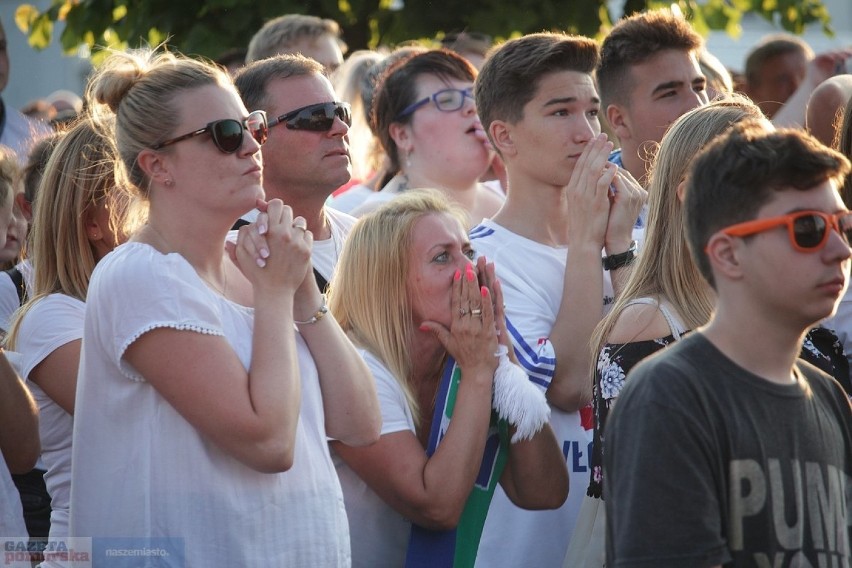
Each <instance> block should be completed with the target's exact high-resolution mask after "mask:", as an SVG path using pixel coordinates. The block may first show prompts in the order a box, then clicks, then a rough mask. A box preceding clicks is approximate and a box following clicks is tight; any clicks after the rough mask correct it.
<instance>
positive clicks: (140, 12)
mask: <svg viewBox="0 0 852 568" xmlns="http://www.w3.org/2000/svg"><path fill="white" fill-rule="evenodd" d="M676 3H677V4H678V5H679V7H680V9H681V11H682V12H683V14H684V15H685V16H686V17H687V18H688V19H689V20H690V21H691V22H692V23H693V25H695V27H696V29H698V30H699V31H700V32H702V33H706V32H707V31H709V30H711V29H714V30H725V31H726V32H727V33H728V34H730V35H732V36H737V35H738V34H739V32H740V20H741V18H742V16H743V14H745V13H748V12H755V13H758V14H760V15H761V16H763V17H765V18H766V19H767V20H769V21H771V22H773V23H775V24H776V25H779V26H780V27H782V28H784V29H786V30H788V31H791V32H794V33H801V32H802V31H803V29H804V27H805V26H806V25H808V24H812V23H816V24H818V25H821V26H822V28H823V30H824V31H825V33H826V34H828V35H832V34H833V32H832V30H831V27H830V17H829V14H828V11H827V10H826V8H825V6H824V5H823V4H822V1H821V0H700V1H699V0H676ZM666 5H671V2H670V1H669V2H662V1H660V0H627V1H626V4H625V12H626V13H628V14H629V13H633V12H637V11H641V10H645V9H647V8H653V7H657V6H666ZM287 13H302V14H315V15H318V16H322V17H326V18H331V19H333V20H336V21H337V22H338V23H340V25H341V28H342V29H343V35H344V39H345V40H346V42H347V44H348V45H349V48H350V49H362V48H368V47H369V48H374V47H377V46H379V45H395V44H397V43H399V42H402V41H406V40H411V39H416V38H434V37H440V35H441V34H442V33H444V32H455V31H461V30H474V31H478V32H483V33H487V34H490V35H492V36H493V37H494V38H496V39H500V38H507V37H512V36H516V35H520V34H524V33H530V32H537V31H542V30H563V31H568V32H571V33H579V34H584V35H588V36H591V37H600V36H601V35H602V34H604V33H606V30H607V29H608V28H609V27H610V26H611V23H612V17H611V14H610V13H609V11H608V10H607V7H606V2H605V0H571V1H566V0H511V1H509V0H463V1H459V0H204V1H200V0H180V1H178V0H133V1H132V3H131V2H130V0H52V4H51V5H50V7H48V8H47V9H46V10H43V11H39V10H38V9H36V8H35V7H34V6H32V5H29V4H22V5H20V6H19V7H18V9H17V12H16V15H15V21H16V23H17V25H18V27H19V28H20V29H21V30H22V31H23V32H24V33H26V34H27V36H28V38H29V43H30V45H31V46H33V47H34V48H36V49H43V48H44V47H46V46H47V45H49V44H50V42H51V41H52V40H53V27H54V23H55V22H57V21H64V22H65V27H64V30H63V32H62V36H61V37H60V42H61V45H62V48H63V49H64V50H65V51H66V52H69V53H70V52H73V51H75V50H77V49H78V48H79V47H80V46H82V45H87V46H89V48H94V47H96V46H111V47H124V46H127V45H130V46H138V45H139V44H141V43H148V44H151V45H156V44H159V43H162V42H167V43H168V44H169V45H171V46H172V47H173V48H175V49H178V50H180V51H182V52H184V53H187V54H196V55H204V56H207V57H211V58H215V57H217V56H218V55H219V54H221V53H222V52H224V51H226V50H228V49H230V48H234V47H245V46H247V45H248V42H249V39H251V36H252V35H253V34H254V32H255V31H256V30H258V29H259V28H260V26H261V25H263V23H264V22H265V21H267V20H269V19H271V18H273V17H275V16H278V15H281V14H287Z"/></svg>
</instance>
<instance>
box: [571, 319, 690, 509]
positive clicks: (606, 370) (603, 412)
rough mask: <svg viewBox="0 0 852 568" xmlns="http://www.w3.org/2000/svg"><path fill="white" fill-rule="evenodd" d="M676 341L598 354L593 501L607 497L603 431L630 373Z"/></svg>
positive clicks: (658, 341)
mask: <svg viewBox="0 0 852 568" xmlns="http://www.w3.org/2000/svg"><path fill="white" fill-rule="evenodd" d="M675 341H676V340H675V338H674V336H673V335H667V336H666V337H660V338H657V339H649V340H647V341H636V342H633V343H616V344H613V343H607V344H605V345H604V346H603V348H602V349H601V351H600V353H599V354H598V363H597V365H596V368H595V386H594V398H593V400H592V408H593V412H594V419H595V429H594V438H593V441H592V461H591V472H592V473H591V479H590V481H589V489H588V491H587V494H588V495H589V496H590V497H597V498H601V497H603V443H604V436H603V428H604V425H605V424H606V418H607V415H609V410H610V408H611V407H612V405H613V403H615V399H616V398H618V395H619V393H620V392H621V389H622V388H624V385H625V379H626V377H627V373H629V372H630V370H631V369H632V368H633V367H634V366H636V364H638V363H639V362H640V361H641V360H642V359H644V358H645V357H648V356H649V355H651V354H653V353H656V352H657V351H660V350H661V349H663V348H664V347H666V346H667V345H669V344H671V343H674V342H675Z"/></svg>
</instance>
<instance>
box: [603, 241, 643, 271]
mask: <svg viewBox="0 0 852 568" xmlns="http://www.w3.org/2000/svg"><path fill="white" fill-rule="evenodd" d="M638 246H639V243H637V242H636V241H632V242H631V243H630V248H628V249H627V250H626V251H624V252H621V253H618V254H611V255H609V256H605V257H603V258H602V259H601V261H602V262H603V267H604V270H615V269H617V268H621V267H622V266H627V265H628V264H630V263H631V262H633V261H634V260H636V248H637V247H638Z"/></svg>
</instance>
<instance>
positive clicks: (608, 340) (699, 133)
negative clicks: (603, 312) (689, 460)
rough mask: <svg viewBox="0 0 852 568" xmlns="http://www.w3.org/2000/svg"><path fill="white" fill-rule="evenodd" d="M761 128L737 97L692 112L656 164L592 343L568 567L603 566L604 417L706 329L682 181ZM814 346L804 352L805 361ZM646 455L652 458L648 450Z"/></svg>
mask: <svg viewBox="0 0 852 568" xmlns="http://www.w3.org/2000/svg"><path fill="white" fill-rule="evenodd" d="M746 120H756V121H760V122H761V123H763V124H764V125H765V127H766V128H767V129H772V125H771V124H770V123H769V122H768V121H767V120H766V119H765V117H764V116H763V113H762V112H761V111H760V109H759V108H758V107H757V106H756V105H754V104H753V103H752V102H751V101H749V100H748V99H745V98H744V97H740V96H734V95H731V96H728V97H727V98H724V99H721V100H717V101H714V102H711V103H710V104H709V105H707V106H703V107H699V108H697V109H694V110H692V111H690V112H688V113H686V114H684V115H683V116H681V117H680V118H679V119H678V120H677V121H675V122H674V124H672V126H671V127H670V128H669V130H668V132H667V133H666V135H665V136H664V137H663V140H662V142H661V144H660V147H659V150H658V152H657V155H656V157H655V159H654V162H653V166H652V171H651V175H650V183H649V186H648V195H649V199H648V229H647V233H646V237H645V244H644V246H643V248H642V253H641V254H640V255H639V258H638V260H637V261H636V263H635V266H634V268H633V271H632V272H631V274H630V278H629V280H628V282H627V284H626V285H625V289H624V291H623V292H622V293H621V295H620V296H619V297H618V299H617V300H616V302H615V304H614V305H613V307H612V310H611V311H610V312H609V314H608V315H607V316H606V317H604V319H603V320H601V322H600V324H598V326H597V328H596V329H595V332H594V334H593V335H592V338H591V342H590V344H591V346H592V352H593V355H594V356H593V361H595V368H594V370H593V376H594V398H593V408H594V434H593V436H594V441H593V445H592V456H591V476H590V482H589V487H588V491H587V495H588V497H587V498H586V500H585V501H584V503H583V505H582V507H581V510H580V517H579V519H578V521H577V528H576V529H575V532H574V535H573V536H572V539H571V543H570V544H569V547H568V552H567V554H566V559H565V566H566V567H568V566H570V567H572V568H573V567H574V566H584V567H592V566H596V567H600V566H604V565H605V564H604V536H603V534H604V526H605V521H604V505H603V502H602V499H603V497H604V495H603V473H602V471H603V470H602V468H603V453H604V452H605V451H606V444H605V438H604V433H605V426H606V421H607V417H608V415H609V412H610V410H611V408H612V407H613V405H614V404H615V403H616V399H617V397H618V395H619V393H620V391H621V389H622V388H623V387H624V385H625V380H626V376H627V374H628V373H629V371H630V370H631V369H632V368H633V367H634V366H635V365H636V364H638V363H639V362H640V361H641V360H642V359H644V358H645V357H648V356H649V355H651V354H652V353H655V352H657V351H659V350H661V349H663V348H665V347H666V346H667V345H670V344H672V343H673V342H675V341H677V340H679V339H680V338H681V337H683V335H684V334H686V333H688V332H689V331H690V330H693V329H696V328H697V327H699V326H701V325H704V324H705V323H707V321H708V320H709V318H710V314H711V312H712V311H713V306H714V302H715V299H714V295H713V291H712V289H711V288H710V285H709V284H707V282H706V281H705V280H704V279H703V278H702V276H701V273H700V272H699V270H698V267H697V266H696V265H695V262H694V261H693V260H692V256H691V255H690V253H689V249H688V246H687V242H686V232H685V227H684V225H683V197H684V194H683V191H684V178H685V176H686V173H687V170H688V168H689V164H690V161H691V159H692V157H693V156H695V155H696V154H698V152H699V151H700V150H701V149H702V148H703V147H704V146H705V145H707V144H708V143H709V142H711V141H712V140H713V139H715V138H716V137H718V136H720V135H722V134H724V133H725V132H727V131H728V130H729V129H730V128H731V127H732V126H733V125H735V124H737V123H739V122H742V121H746ZM809 347H810V346H809V345H807V342H806V346H805V347H803V354H808V353H809V351H810V349H809ZM649 451H653V448H650V449H649Z"/></svg>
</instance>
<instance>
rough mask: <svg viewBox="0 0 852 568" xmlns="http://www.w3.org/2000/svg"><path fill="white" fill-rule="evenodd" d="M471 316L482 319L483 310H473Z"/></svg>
mask: <svg viewBox="0 0 852 568" xmlns="http://www.w3.org/2000/svg"><path fill="white" fill-rule="evenodd" d="M470 315H472V316H473V317H477V318H481V317H482V310H481V309H479V308H473V309H472V310H470Z"/></svg>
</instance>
